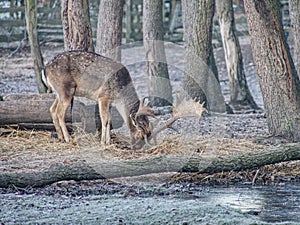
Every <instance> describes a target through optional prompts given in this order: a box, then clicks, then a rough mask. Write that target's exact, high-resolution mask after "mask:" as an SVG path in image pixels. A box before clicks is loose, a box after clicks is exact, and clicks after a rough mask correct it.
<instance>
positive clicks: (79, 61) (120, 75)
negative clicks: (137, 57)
mask: <svg viewBox="0 0 300 225" xmlns="http://www.w3.org/2000/svg"><path fill="white" fill-rule="evenodd" d="M44 74H45V80H46V83H47V85H48V86H49V87H51V88H52V89H53V90H55V92H56V98H55V100H54V103H53V104H52V106H51V107H50V114H51V117H52V120H53V124H54V127H55V130H56V132H57V135H58V138H59V139H60V140H61V141H65V142H70V134H69V133H68V130H67V127H66V122H65V114H66V110H67V108H68V107H69V105H71V103H72V101H73V99H74V96H79V97H86V98H89V99H92V100H95V101H97V102H98V105H99V114H100V119H101V145H110V144H111V137H110V123H111V119H112V118H111V114H110V109H111V106H112V103H115V106H116V108H117V110H118V111H119V113H120V114H121V116H122V118H123V120H124V121H125V123H126V124H127V126H128V128H129V130H130V143H131V148H134V146H135V145H136V144H137V143H139V144H141V143H143V142H145V140H146V139H147V138H148V137H150V136H151V131H152V128H151V124H150V122H149V119H148V116H152V117H155V115H154V113H153V110H152V109H151V107H150V105H149V103H147V104H146V103H145V102H144V99H143V100H142V101H141V100H139V98H138V95H137V92H136V90H135V88H134V85H133V83H132V79H131V77H130V74H129V72H128V70H127V69H126V67H125V66H124V65H122V64H121V63H119V62H116V61H113V60H112V59H110V58H107V57H104V56H101V55H99V54H96V53H92V52H85V51H68V52H63V53H61V54H58V55H57V56H55V57H54V59H52V60H51V61H50V62H48V63H47V64H46V66H45V71H44ZM146 141H147V140H146Z"/></svg>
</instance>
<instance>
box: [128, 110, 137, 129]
mask: <svg viewBox="0 0 300 225" xmlns="http://www.w3.org/2000/svg"><path fill="white" fill-rule="evenodd" d="M129 117H130V119H131V122H132V124H133V126H135V127H137V123H136V121H135V117H134V116H133V115H132V113H131V114H129Z"/></svg>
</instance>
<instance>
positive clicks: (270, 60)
mask: <svg viewBox="0 0 300 225" xmlns="http://www.w3.org/2000/svg"><path fill="white" fill-rule="evenodd" d="M244 3H245V8H246V14H247V19H248V26H249V33H250V40H251V45H252V50H253V55H254V58H255V63H256V69H257V74H258V77H259V82H260V88H261V91H262V94H263V100H264V106H265V111H266V115H267V121H268V126H269V131H270V133H271V134H272V135H275V136H282V137H285V138H290V139H293V140H294V141H300V81H299V78H298V76H297V72H296V69H295V66H294V63H293V60H292V57H291V54H290V51H289V48H288V45H287V42H286V38H285V34H284V31H283V27H282V23H281V21H282V20H281V19H282V18H281V12H280V2H279V1H273V0H245V1H244Z"/></svg>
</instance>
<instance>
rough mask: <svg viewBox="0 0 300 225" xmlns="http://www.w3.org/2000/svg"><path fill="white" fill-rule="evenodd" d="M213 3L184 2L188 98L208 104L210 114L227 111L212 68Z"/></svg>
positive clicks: (210, 1) (204, 1)
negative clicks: (211, 112)
mask: <svg viewBox="0 0 300 225" xmlns="http://www.w3.org/2000/svg"><path fill="white" fill-rule="evenodd" d="M214 9H215V4H214V0H194V1H190V0H182V10H183V21H184V22H183V26H184V41H185V48H186V52H187V53H186V69H185V70H186V71H185V72H186V73H185V79H184V88H185V90H186V91H187V93H188V95H189V96H190V97H192V98H197V99H199V100H200V101H206V102H207V104H208V107H209V109H210V110H211V111H216V112H224V111H225V109H226V107H225V101H224V97H223V95H222V93H221V88H220V84H219V82H218V79H217V74H214V73H213V71H212V70H211V69H210V68H212V67H211V57H212V55H211V54H212V52H213V51H212V21H213V16H214Z"/></svg>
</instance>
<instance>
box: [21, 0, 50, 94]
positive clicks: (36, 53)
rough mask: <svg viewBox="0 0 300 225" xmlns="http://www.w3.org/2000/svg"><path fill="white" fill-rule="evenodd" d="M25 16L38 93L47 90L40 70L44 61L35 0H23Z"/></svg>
mask: <svg viewBox="0 0 300 225" xmlns="http://www.w3.org/2000/svg"><path fill="white" fill-rule="evenodd" d="M25 17H26V24H27V32H28V36H29V43H30V50H31V55H32V57H33V62H34V71H35V76H36V81H37V86H38V90H39V92H40V93H46V92H47V89H48V88H47V86H46V85H45V84H44V83H43V80H42V71H43V69H44V61H43V57H42V53H41V49H40V44H39V39H38V31H37V7H36V0H26V1H25Z"/></svg>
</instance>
